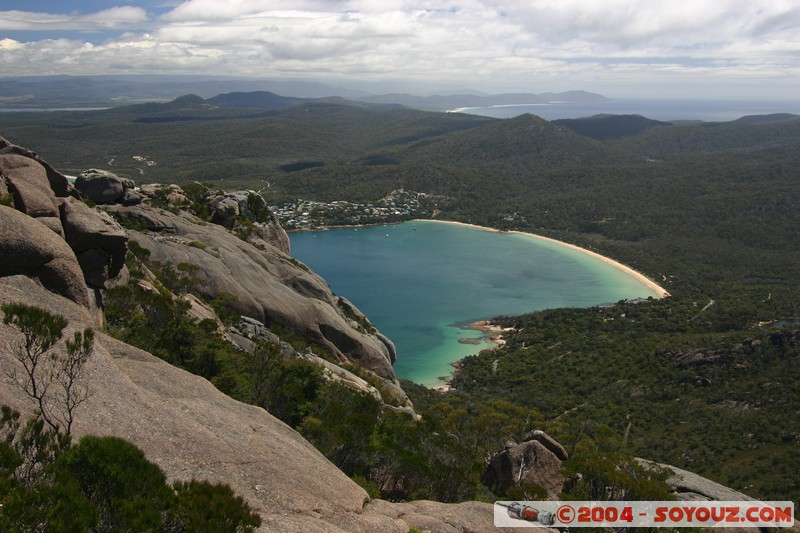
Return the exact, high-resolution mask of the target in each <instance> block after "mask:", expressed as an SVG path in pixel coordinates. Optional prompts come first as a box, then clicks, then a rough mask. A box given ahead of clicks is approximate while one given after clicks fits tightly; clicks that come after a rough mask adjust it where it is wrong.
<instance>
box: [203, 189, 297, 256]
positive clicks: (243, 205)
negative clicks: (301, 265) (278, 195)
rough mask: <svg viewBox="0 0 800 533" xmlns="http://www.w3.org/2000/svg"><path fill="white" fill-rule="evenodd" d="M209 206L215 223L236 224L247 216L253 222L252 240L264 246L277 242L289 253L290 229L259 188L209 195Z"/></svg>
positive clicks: (251, 229)
mask: <svg viewBox="0 0 800 533" xmlns="http://www.w3.org/2000/svg"><path fill="white" fill-rule="evenodd" d="M208 209H209V211H210V212H211V220H212V222H214V223H215V224H220V225H222V226H225V227H226V228H234V227H235V226H236V225H237V224H239V223H240V219H245V220H247V221H249V222H250V223H251V224H252V226H251V227H250V228H249V233H250V236H249V237H248V241H249V242H251V243H253V244H255V245H256V246H261V247H264V246H266V245H269V246H273V247H275V248H277V249H278V250H280V251H282V252H283V253H285V254H288V253H290V248H289V236H288V235H287V234H286V230H284V229H283V227H281V225H280V222H278V217H277V216H275V213H273V212H272V211H271V210H270V209H269V208H268V207H267V204H266V202H264V199H263V198H262V197H261V195H260V194H258V193H257V192H256V191H251V190H241V191H233V192H226V193H223V194H218V195H212V196H209V197H208Z"/></svg>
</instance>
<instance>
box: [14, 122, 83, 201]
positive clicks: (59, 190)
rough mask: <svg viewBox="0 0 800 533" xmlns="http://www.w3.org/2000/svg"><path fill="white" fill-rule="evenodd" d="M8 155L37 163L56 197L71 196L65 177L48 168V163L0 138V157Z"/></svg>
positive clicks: (71, 192) (50, 167)
mask: <svg viewBox="0 0 800 533" xmlns="http://www.w3.org/2000/svg"><path fill="white" fill-rule="evenodd" d="M8 155H20V156H23V157H26V158H28V159H31V160H33V161H36V162H37V163H39V164H40V165H41V166H42V167H43V168H44V170H45V172H46V174H47V181H48V182H49V184H50V190H52V191H53V193H54V194H55V195H56V196H58V197H65V196H71V195H72V194H73V191H72V190H71V188H70V184H69V181H68V180H67V177H66V176H64V175H63V174H62V173H60V172H59V171H57V170H56V169H55V168H53V167H52V166H50V164H49V163H47V162H46V161H44V160H43V159H42V158H41V157H39V155H38V154H36V153H35V152H32V151H30V150H28V149H27V148H23V147H21V146H17V145H15V144H13V143H11V142H10V141H8V140H7V139H5V138H4V137H2V136H0V156H8Z"/></svg>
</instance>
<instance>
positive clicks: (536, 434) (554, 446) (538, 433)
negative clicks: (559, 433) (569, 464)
mask: <svg viewBox="0 0 800 533" xmlns="http://www.w3.org/2000/svg"><path fill="white" fill-rule="evenodd" d="M530 440H535V441H537V442H539V443H541V444H542V446H544V447H545V448H547V449H548V450H550V451H551V452H553V454H554V455H555V456H556V457H558V460H559V461H566V460H567V459H569V454H568V453H567V450H566V449H565V448H564V447H563V446H562V445H561V443H560V442H558V441H557V440H556V439H554V438H553V437H551V436H550V435H548V434H547V433H545V432H544V431H542V430H541V429H534V430H533V431H531V432H530V433H528V434H527V435H526V436H525V438H524V439H522V441H523V442H525V441H530Z"/></svg>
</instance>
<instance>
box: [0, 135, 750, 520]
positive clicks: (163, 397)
mask: <svg viewBox="0 0 800 533" xmlns="http://www.w3.org/2000/svg"><path fill="white" fill-rule="evenodd" d="M112 181H113V180H112ZM101 190H105V189H102V188H101ZM115 190H116V191H117V192H116V193H114V194H111V193H108V198H109V199H110V198H111V197H114V198H113V199H110V200H107V199H106V198H105V197H104V196H102V194H101V195H100V196H96V197H95V200H93V201H95V202H96V201H97V200H98V199H99V200H100V201H101V202H105V201H111V202H115V205H114V206H113V207H106V209H107V210H108V211H111V212H113V213H114V215H115V216H117V217H121V218H123V219H124V218H128V219H130V220H136V221H138V223H139V226H138V228H139V229H136V230H125V229H123V228H122V227H121V226H120V225H119V224H118V223H117V222H116V221H115V220H114V219H113V218H112V217H110V216H109V215H108V214H107V213H106V212H105V211H103V210H101V209H99V208H95V207H90V206H89V205H87V203H85V202H84V201H82V198H81V195H80V194H79V193H78V192H77V191H76V190H75V189H74V188H73V187H72V186H71V185H70V184H69V183H68V181H67V179H66V178H65V177H64V176H63V175H61V174H59V173H58V172H57V171H56V170H54V169H53V168H52V167H50V166H49V165H47V164H46V163H44V162H43V161H41V160H40V159H39V158H38V156H36V155H35V154H33V153H31V152H29V151H27V150H25V149H23V148H20V147H17V146H14V145H12V144H10V143H8V142H7V141H5V140H4V139H2V138H0V203H2V204H4V205H0V303H12V302H13V303H25V304H28V305H35V306H38V307H41V308H44V309H47V310H49V311H50V312H53V313H58V314H60V315H62V316H64V317H65V318H66V319H68V320H69V326H68V328H67V331H66V336H71V335H72V333H73V332H74V331H79V330H82V329H84V328H86V327H91V328H94V329H95V331H96V332H97V336H96V340H95V350H94V354H93V356H92V357H91V358H90V359H89V361H88V363H87V377H86V379H87V385H88V387H89V389H90V391H91V396H90V398H89V400H88V402H87V403H85V404H83V405H81V406H80V409H79V411H78V412H77V419H76V422H75V426H74V433H75V434H76V435H78V436H79V435H83V434H96V435H113V436H118V437H122V438H124V439H126V440H128V441H130V442H132V443H133V444H135V445H136V446H138V447H139V448H141V449H142V450H143V451H144V452H145V454H146V456H147V457H148V459H150V460H151V461H153V462H155V463H156V464H158V465H159V466H160V467H161V468H162V469H163V470H164V472H165V473H166V474H167V476H168V477H169V478H170V479H171V480H186V479H190V478H195V479H203V480H209V481H213V482H224V483H227V484H229V485H230V486H231V487H232V488H233V489H234V490H235V491H236V492H237V493H238V494H240V495H242V496H243V497H245V498H246V499H247V501H248V502H249V503H250V504H251V505H252V506H253V508H254V509H255V510H257V511H258V512H259V513H260V515H261V516H262V518H263V525H262V530H263V531H288V532H291V531H298V532H301V531H302V532H316V531H319V532H337V531H356V532H357V531H365V532H366V531H385V532H398V533H406V532H408V531H409V529H410V528H411V527H416V528H419V529H421V530H423V531H424V530H429V531H441V532H463V531H472V532H481V531H494V529H495V528H494V527H493V525H492V507H491V506H490V505H489V504H485V503H478V502H466V503H461V504H442V503H437V502H430V501H416V502H408V503H390V502H386V501H382V500H370V498H369V497H368V495H367V493H366V492H365V491H364V490H363V489H362V488H361V487H359V486H358V485H357V484H356V483H354V482H353V481H351V480H350V479H349V478H348V477H347V476H345V475H344V474H343V473H342V472H341V471H339V470H338V469H337V468H336V467H335V466H334V465H333V464H332V463H330V462H329V461H328V460H327V459H326V458H325V457H324V456H322V455H321V454H320V453H319V452H318V451H317V450H316V449H315V448H314V447H313V446H311V445H310V444H309V443H308V442H306V441H305V440H304V439H303V438H302V437H301V436H300V435H299V434H298V433H297V432H295V431H294V430H293V429H291V428H290V427H289V426H287V425H286V424H284V423H283V422H281V421H279V420H277V419H276V418H274V417H273V416H271V415H270V414H269V413H268V412H266V411H265V410H264V409H261V408H259V407H254V406H251V405H246V404H243V403H241V402H238V401H235V400H233V399H231V398H229V397H228V396H226V395H224V394H222V393H221V392H219V391H218V390H217V389H215V388H214V387H213V386H212V385H211V384H210V383H209V382H208V381H206V380H205V379H202V378H199V377H197V376H194V375H192V374H189V373H188V372H185V371H183V370H180V369H178V368H175V367H173V366H171V365H169V364H167V363H165V362H164V361H162V360H160V359H158V358H156V357H154V356H153V355H151V354H149V353H147V352H144V351H142V350H140V349H137V348H135V347H133V346H130V345H128V344H125V343H123V342H121V341H119V340H117V339H114V338H112V337H110V336H108V335H105V334H104V333H102V328H103V315H102V307H101V305H100V304H101V299H100V294H101V293H100V291H101V289H103V288H104V287H106V286H107V285H108V284H109V283H113V281H114V278H115V277H116V276H120V275H121V276H124V275H125V269H124V259H125V254H126V249H127V245H128V242H129V239H134V238H135V239H136V241H137V242H138V243H139V245H140V246H142V247H144V248H146V249H148V250H149V251H150V253H151V255H152V256H153V257H154V258H156V259H160V260H163V261H171V262H174V263H179V262H187V263H192V264H195V265H197V266H199V267H200V270H199V272H201V273H202V279H201V281H202V283H201V286H202V288H203V289H202V290H204V291H206V292H207V293H208V294H209V295H213V294H216V293H219V292H228V293H231V294H234V295H236V300H235V301H236V305H237V306H238V307H237V311H239V312H240V313H242V314H243V315H245V316H248V317H250V322H249V324H250V326H251V327H252V328H253V329H254V330H258V329H259V328H264V326H263V325H264V324H267V325H269V324H270V323H279V324H281V325H283V326H284V327H290V328H292V329H294V331H295V332H296V333H298V334H302V335H306V336H308V338H309V339H312V340H313V341H314V342H315V343H316V344H317V345H319V346H324V347H327V348H328V349H329V351H330V354H331V356H332V357H333V358H334V359H336V360H338V361H342V362H344V361H352V362H355V363H357V364H360V365H362V366H363V367H365V368H368V369H370V370H372V371H374V372H375V373H376V374H377V375H380V376H381V377H383V378H384V380H385V382H386V383H387V384H388V385H393V386H396V380H395V378H394V373H393V371H392V369H391V360H392V357H393V351H392V347H391V343H390V342H389V341H388V340H386V339H385V338H383V337H382V336H380V334H379V333H378V332H377V331H375V330H374V328H372V327H371V324H369V322H368V321H367V320H366V318H365V317H363V315H360V313H358V311H357V310H356V309H355V308H353V307H352V306H351V305H350V304H349V303H348V302H346V301H345V300H342V299H340V298H338V297H336V296H334V295H332V294H331V293H330V290H329V289H328V288H327V285H326V284H325V283H324V281H323V280H322V279H321V278H319V277H318V276H316V275H314V274H313V273H311V272H309V271H308V270H307V269H306V268H304V267H303V266H302V265H299V264H297V263H296V262H295V261H293V260H292V259H291V258H290V256H288V255H287V253H286V252H287V251H288V247H287V246H286V244H287V243H286V242H285V241H284V240H283V237H285V234H284V235H283V236H282V235H281V231H280V230H279V228H275V227H273V228H271V229H269V230H265V233H263V234H262V236H263V237H264V238H263V239H261V240H260V241H259V242H257V243H256V244H257V246H256V245H254V244H253V243H248V242H245V241H243V240H241V239H239V238H238V237H236V236H234V235H233V234H232V233H231V232H229V231H228V230H227V229H225V228H224V227H222V226H220V225H215V224H209V223H206V222H203V221H202V220H200V219H198V218H196V217H193V216H192V215H189V214H186V213H184V212H181V211H179V210H171V209H157V208H153V207H148V206H145V205H140V201H141V197H139V198H138V199H137V198H136V196H134V195H133V194H131V193H130V191H131V184H130V183H123V184H121V185H120V187H115ZM172 192H176V191H172ZM137 195H138V193H137ZM123 199H124V200H123ZM224 200H225V199H224V198H223V199H222V200H220V201H219V203H220V204H222V202H223V201H224ZM120 202H122V203H120ZM237 202H238V201H237ZM227 205H228V207H229V208H230V209H232V210H234V211H235V209H239V207H236V208H234V206H233V205H232V203H231V202H227ZM17 337H18V333H17V332H16V330H14V329H12V328H11V327H9V326H5V325H2V324H0V375H7V371H9V370H11V369H13V368H14V365H16V364H18V363H17V362H16V361H15V360H14V359H13V357H12V356H11V355H10V351H11V350H12V345H13V343H14V342H16V341H18V340H19V339H18V338H17ZM231 337H232V340H234V341H236V342H239V343H240V344H242V345H243V347H244V348H246V339H244V338H243V337H242V336H241V335H238V334H236V333H232V334H231ZM320 364H325V365H330V366H332V367H333V368H334V369H337V370H336V372H337V374H339V370H341V369H340V368H338V367H337V366H336V364H335V363H334V362H331V361H320ZM340 375H341V376H345V375H346V374H345V373H344V372H342V373H341V374H340ZM348 379H350V381H352V383H355V384H356V386H361V387H364V388H365V390H366V389H367V387H366V385H365V384H363V383H361V384H358V383H357V380H358V378H357V377H356V376H352V375H351V377H350V378H348ZM397 389H398V390H400V389H399V387H397ZM401 392H402V391H401ZM0 404H6V405H9V406H11V407H13V408H15V409H17V410H19V411H21V412H23V413H24V414H26V415H31V414H32V413H33V411H34V405H33V403H32V401H30V400H29V399H28V398H27V397H26V396H25V395H24V394H22V393H21V392H20V391H19V390H17V389H16V388H15V387H13V386H11V385H9V384H7V383H4V385H3V386H2V387H0ZM502 453H504V454H505V456H504V457H499V456H498V457H495V459H494V465H495V467H496V468H495V469H494V472H495V477H494V478H493V481H492V482H493V483H496V484H503V483H509V482H513V480H514V479H517V480H519V479H521V478H523V477H526V476H539V478H540V477H541V476H542V475H543V471H538V472H533V471H531V465H537V464H541V465H545V464H547V465H549V466H548V468H550V469H551V472H552V479H550V480H549V481H553V484H552V490H553V491H554V492H557V491H558V488H559V487H558V486H559V484H560V483H561V482H562V480H563V479H562V478H561V477H560V460H561V459H563V457H559V453H560V452H558V450H557V449H556V453H554V452H552V451H550V449H549V448H548V446H545V445H543V444H542V438H541V436H534V437H532V439H531V440H530V441H525V442H523V443H521V444H519V445H517V446H516V447H509V449H507V450H506V451H504V452H502ZM531 454H534V455H536V454H538V455H537V457H539V460H533V459H531V457H528V456H530V455H531ZM547 454H553V457H550V456H548V455H547ZM521 457H523V458H524V457H527V459H524V460H521V459H520V458H521ZM520 468H522V470H520ZM515 469H516V470H515ZM690 476H691V474H688V473H685V475H682V476H679V477H681V479H683V480H684V481H682V483H683V485H680V484H679V483H676V487H679V486H682V487H683V488H682V489H680V490H681V491H682V492H683V493H687V490H688V489H687V486H686V483H687V482H686V481H685V479H687V478H688V477H690ZM537 479H538V478H537ZM692 483H694V486H698V485H697V483H698V482H697V480H695V479H692ZM714 488H715V490H716V487H714ZM703 491H705V493H704V492H703ZM697 492H698V493H701V494H703V495H704V496H706V497H710V498H712V499H713V497H714V496H715V494H712V493H710V492H709V491H708V490H706V489H698V491H697ZM719 494H722V495H724V496H725V497H728V498H731V499H744V498H743V497H739V495H736V494H734V496H736V498H733V496H732V495H731V494H730V493H727V492H724V491H723V492H720V493H719ZM741 496H743V495H741Z"/></svg>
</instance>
